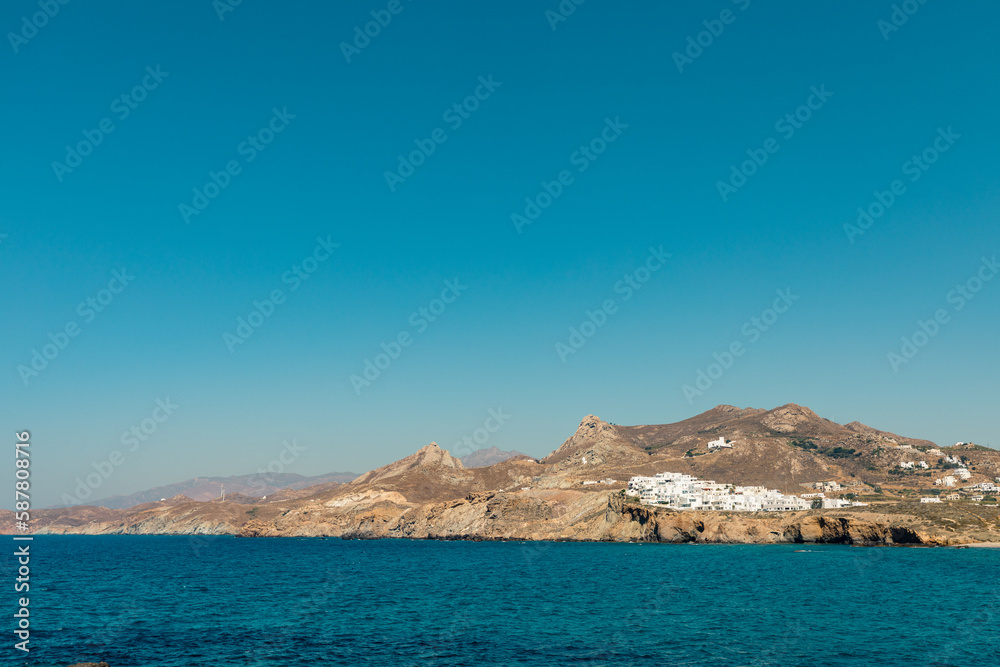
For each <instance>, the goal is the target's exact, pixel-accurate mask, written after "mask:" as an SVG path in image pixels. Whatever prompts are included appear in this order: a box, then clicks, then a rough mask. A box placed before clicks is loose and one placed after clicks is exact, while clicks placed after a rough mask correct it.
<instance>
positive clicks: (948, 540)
mask: <svg viewBox="0 0 1000 667" xmlns="http://www.w3.org/2000/svg"><path fill="white" fill-rule="evenodd" d="M622 514H623V515H624V516H625V517H626V520H627V521H629V522H633V523H636V524H638V525H639V526H641V527H642V529H641V532H640V539H642V540H643V541H650V542H702V543H727V544H781V543H793V544H802V543H816V544H852V545H863V546H878V545H901V544H902V545H930V546H947V545H955V544H965V543H968V542H969V541H970V539H969V538H968V537H964V536H959V535H955V536H943V535H940V534H935V533H931V532H929V531H921V530H919V529H917V528H915V527H913V526H910V525H907V523H906V520H905V519H902V518H901V517H899V516H892V515H881V514H877V513H860V512H852V513H839V514H838V513H837V512H835V511H834V512H831V511H825V510H819V511H809V512H781V513H756V514H747V513H732V512H695V511H671V510H660V509H653V508H649V507H645V506H639V505H630V506H625V507H623V508H622ZM972 541H975V540H972Z"/></svg>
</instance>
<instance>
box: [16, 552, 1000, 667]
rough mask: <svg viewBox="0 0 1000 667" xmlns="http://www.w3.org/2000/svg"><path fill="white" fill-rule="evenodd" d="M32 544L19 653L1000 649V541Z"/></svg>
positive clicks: (325, 660)
mask: <svg viewBox="0 0 1000 667" xmlns="http://www.w3.org/2000/svg"><path fill="white" fill-rule="evenodd" d="M2 539H4V540H7V541H8V543H9V544H13V543H12V542H11V541H10V538H9V537H5V538H2ZM801 548H805V549H809V552H808V553H796V549H801ZM31 550H32V560H31V567H32V572H31V591H30V593H29V596H30V600H31V607H30V608H31V612H32V616H31V620H32V630H33V632H32V641H31V646H32V651H31V653H30V654H29V655H28V657H27V659H25V657H24V654H23V653H21V652H19V651H15V650H14V649H13V648H12V647H13V643H14V641H16V640H15V638H14V635H13V632H12V630H13V623H12V622H11V620H10V618H11V617H10V614H9V613H8V614H5V617H6V618H7V619H8V621H7V622H6V623H5V625H6V627H7V628H9V629H10V630H11V632H5V633H4V634H5V645H4V646H3V648H2V651H3V655H4V659H3V661H2V662H3V664H24V665H39V666H49V665H68V664H71V663H73V662H76V661H84V660H95V661H97V660H107V661H108V662H109V663H110V664H111V667H123V666H126V665H142V666H151V665H157V666H163V667H174V666H177V667H179V666H182V665H183V666H185V667H188V666H190V665H206V666H216V665H217V666H220V667H221V666H228V665H386V666H393V667H396V666H399V665H477V666H482V665H529V666H530V665H545V666H546V667H551V666H554V665H568V664H588V665H603V664H607V665H657V666H663V665H831V666H839V665H844V666H852V667H853V666H861V665H865V666H867V665H873V664H878V665H883V666H890V665H901V666H902V665H906V666H907V667H912V666H914V665H928V666H935V667H944V666H946V665H955V666H956V667H959V666H960V667H969V666H978V665H995V664H998V662H1000V657H998V651H1000V582H998V577H1000V550H991V549H962V550H952V549H905V548H851V547H844V546H806V547H802V546H723V545H718V546H717V545H697V546H696V545H654V544H574V543H520V542H509V543H495V542H478V543H476V542H432V541H396V540H383V541H342V540H337V539H235V538H230V537H220V538H204V537H201V538H187V537H129V536H111V537H82V536H79V537H57V536H42V537H38V538H36V539H35V541H34V542H33V543H32V546H31ZM5 551H7V552H8V554H9V553H10V552H13V548H10V549H7V550H5ZM3 561H4V566H5V567H4V571H5V572H6V573H7V575H6V576H8V577H9V581H10V582H13V579H14V577H15V568H16V565H15V563H14V559H13V558H11V557H10V556H9V555H7V556H6V557H5V558H4V559H3ZM3 588H4V589H5V590H7V591H8V594H7V596H6V597H5V599H4V600H3V605H4V608H5V609H8V610H11V612H12V611H13V610H14V609H15V605H16V598H17V597H18V596H19V594H15V593H14V592H13V583H11V585H10V586H4V587H3Z"/></svg>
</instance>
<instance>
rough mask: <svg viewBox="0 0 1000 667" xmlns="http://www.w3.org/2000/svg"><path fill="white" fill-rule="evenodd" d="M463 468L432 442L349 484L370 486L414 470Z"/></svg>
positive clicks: (457, 460)
mask: <svg viewBox="0 0 1000 667" xmlns="http://www.w3.org/2000/svg"><path fill="white" fill-rule="evenodd" d="M463 467H464V466H463V465H462V461H461V460H460V459H457V458H455V457H454V456H452V455H451V454H450V453H448V451H447V450H444V449H441V448H440V447H438V444H437V443H436V442H432V443H431V444H429V445H425V446H424V447H421V448H420V449H419V450H417V451H416V453H414V454H410V455H409V456H407V457H406V458H403V459H400V460H398V461H395V462H393V463H390V464H389V465H386V466H382V467H381V468H376V469H375V470H372V471H371V472H367V473H365V474H364V475H361V476H360V477H358V478H357V479H355V480H354V481H353V482H351V484H352V485H360V484H372V483H374V482H379V481H381V480H384V479H386V478H389V477H396V476H398V475H402V474H405V473H406V472H408V471H410V470H413V469H415V468H452V469H459V468H463Z"/></svg>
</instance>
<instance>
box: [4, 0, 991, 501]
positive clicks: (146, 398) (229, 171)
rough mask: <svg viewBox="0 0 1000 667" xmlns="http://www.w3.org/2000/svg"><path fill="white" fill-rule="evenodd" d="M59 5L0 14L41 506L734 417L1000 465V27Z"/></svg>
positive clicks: (588, 13) (13, 240)
mask: <svg viewBox="0 0 1000 667" xmlns="http://www.w3.org/2000/svg"><path fill="white" fill-rule="evenodd" d="M53 4H55V3H53ZM43 5H44V6H47V5H45V3H44V2H42V3H41V4H39V3H37V2H29V1H27V0H16V1H14V2H8V3H4V5H3V7H2V9H0V27H2V28H3V32H4V33H5V34H6V38H5V41H6V42H7V44H6V45H4V46H3V47H0V51H3V55H2V56H0V57H2V58H3V59H4V61H5V62H4V66H3V72H4V75H3V80H4V82H5V86H6V96H5V97H6V100H7V101H6V104H5V109H4V115H5V118H6V125H7V127H8V131H7V132H6V133H5V134H6V136H5V146H4V149H5V150H4V153H5V156H4V160H3V161H2V162H0V165H2V166H0V169H2V174H0V176H2V178H0V183H2V188H3V204H4V205H3V207H2V210H0V276H2V282H0V285H2V300H0V302H2V308H3V322H4V325H3V327H2V328H0V351H2V354H3V362H4V363H3V367H2V368H3V373H2V378H0V405H2V410H0V423H2V428H3V432H4V433H5V434H6V438H7V440H8V442H9V443H11V444H13V443H14V442H15V435H14V434H15V433H16V432H20V431H24V430H27V431H30V434H31V452H32V464H31V465H32V468H31V482H32V494H33V497H32V504H33V506H36V507H42V506H47V505H52V504H57V503H58V504H69V503H74V504H75V503H79V502H82V501H84V500H86V499H87V498H90V499H95V498H101V497H106V496H110V495H113V494H118V493H131V492H134V491H137V490H141V489H145V488H149V487H152V486H156V485H160V484H166V483H171V482H176V481H180V480H183V479H187V478H190V477H194V476H208V475H236V474H249V473H254V472H257V471H259V470H261V469H265V470H266V469H268V467H269V466H270V469H271V470H272V471H275V470H277V469H280V470H281V471H282V472H292V473H299V474H304V475H313V474H321V473H326V472H330V471H354V472H359V473H360V472H364V471H365V470H369V469H372V468H374V467H377V466H379V465H384V464H386V463H389V462H391V461H393V460H396V459H399V458H401V457H403V456H406V455H408V454H410V453H412V452H414V451H416V450H417V449H418V448H420V447H421V446H423V445H425V444H427V443H429V442H431V441H436V442H438V443H439V444H440V445H441V446H442V447H445V448H446V449H449V450H451V451H453V452H454V453H456V454H458V455H464V454H468V453H470V452H471V451H473V450H474V449H477V448H480V447H490V446H497V447H499V448H501V449H517V450H520V451H522V452H526V453H529V454H532V455H535V456H544V455H545V454H547V453H548V452H550V451H552V450H554V449H555V448H556V447H558V446H559V444H560V443H561V442H562V441H563V440H564V439H565V438H566V437H568V436H569V435H571V434H572V433H573V431H574V430H575V429H576V427H577V426H578V424H579V422H580V420H581V418H582V417H583V416H584V415H587V414H591V413H592V414H596V415H598V416H599V417H601V418H603V419H605V420H607V421H610V422H614V423H618V424H651V423H652V424H655V423H668V422H674V421H679V420H682V419H685V418H688V417H690V416H693V415H695V414H697V413H700V412H702V411H704V410H707V409H710V408H711V407H713V406H715V405H718V404H732V405H737V406H740V407H758V408H773V407H776V406H779V405H783V404H785V403H790V402H794V403H798V404H801V405H806V406H809V407H810V408H812V409H813V410H815V411H816V412H817V413H818V414H819V415H821V416H823V417H827V418H829V419H832V420H834V421H837V422H840V423H847V422H850V421H853V420H859V421H862V422H864V423H867V424H869V425H872V426H875V427H877V428H880V429H885V430H889V431H893V432H897V433H900V434H902V435H904V436H907V437H914V438H927V439H931V440H934V441H936V442H938V443H939V444H952V443H953V442H955V441H959V440H961V441H972V442H976V443H979V444H983V445H989V446H994V447H997V446H1000V428H998V427H1000V424H998V420H997V398H998V393H997V385H996V378H997V374H998V371H1000V361H998V354H997V340H998V337H997V332H998V324H1000V315H998V313H1000V309H998V306H1000V279H998V280H993V278H994V277H995V274H996V273H997V272H998V271H1000V267H997V266H996V264H995V261H996V257H997V255H998V254H1000V232H998V226H997V219H996V214H997V211H998V210H1000V207H998V203H1000V188H998V168H997V155H998V147H1000V129H998V125H997V122H996V117H997V116H996V108H997V101H998V100H997V93H996V87H995V85H994V82H995V81H996V80H997V74H998V71H997V70H998V67H1000V58H998V55H1000V54H998V50H1000V45H998V43H997V41H996V39H995V31H994V29H993V26H995V25H996V24H997V22H998V20H1000V7H997V6H993V5H990V4H988V3H979V4H977V5H975V6H974V8H971V9H970V8H968V7H969V6H962V7H956V6H954V5H949V4H947V3H942V2H935V1H933V0H932V1H930V2H927V3H925V4H919V3H918V2H915V1H914V2H912V3H903V5H905V7H903V6H899V5H896V6H897V7H898V9H894V5H893V3H891V2H860V1H856V2H836V3H835V2H819V3H797V2H776V3H763V2H759V1H758V0H738V1H735V2H733V1H730V0H718V1H716V2H706V3H655V2H637V3H631V4H629V5H628V6H627V7H623V6H621V5H615V4H612V3H602V2H597V1H596V0H591V1H589V2H582V3H581V4H579V5H577V4H575V3H574V2H572V1H571V0H567V1H564V2H562V3H561V4H560V3H558V2H556V1H555V0H550V1H548V2H523V1H516V0H515V1H512V2H504V3H447V4H438V3H427V2H419V1H418V2H411V1H410V0H397V1H395V2H381V1H380V0H379V1H376V2H367V1H365V2H360V1H346V2H337V3H326V2H299V3H293V4H292V5H286V6H283V7H281V8H278V7H276V6H274V5H272V4H268V3H260V2H250V1H247V2H242V3H239V4H235V5H234V4H232V3H231V2H229V1H228V0H219V1H218V2H214V3H213V2H212V1H211V0H197V1H194V0H189V1H182V2H174V3H168V4H165V5H157V6H150V5H148V4H146V3H131V4H127V5H121V4H120V3H78V2H69V3H67V4H65V5H58V7H57V9H58V11H57V12H55V13H54V15H51V16H49V15H46V14H44V13H40V12H44V11H45V10H44V7H43ZM53 11H54V10H53V9H52V8H51V7H50V9H49V12H50V13H52V12H53ZM907 11H908V12H909V13H907ZM366 33H367V34H366ZM464 439H467V440H464ZM88 478H89V482H88ZM4 502H6V503H7V504H6V505H5V506H9V505H11V504H12V503H9V502H7V501H4Z"/></svg>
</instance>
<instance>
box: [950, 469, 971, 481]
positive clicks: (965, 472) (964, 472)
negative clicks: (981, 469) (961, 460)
mask: <svg viewBox="0 0 1000 667" xmlns="http://www.w3.org/2000/svg"><path fill="white" fill-rule="evenodd" d="M952 474H953V475H956V476H958V477H960V478H962V479H969V478H970V477H972V473H971V472H969V469H968V468H955V472H953V473H952Z"/></svg>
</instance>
